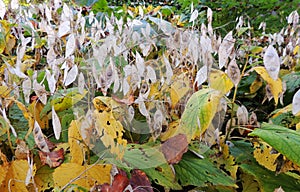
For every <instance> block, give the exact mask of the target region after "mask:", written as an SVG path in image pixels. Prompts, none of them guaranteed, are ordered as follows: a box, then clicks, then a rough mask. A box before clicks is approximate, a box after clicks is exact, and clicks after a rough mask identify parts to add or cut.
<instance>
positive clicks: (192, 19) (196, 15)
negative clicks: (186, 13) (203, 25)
mask: <svg viewBox="0 0 300 192" xmlns="http://www.w3.org/2000/svg"><path fill="white" fill-rule="evenodd" d="M198 15H199V12H198V10H197V9H196V10H194V11H193V13H192V15H191V18H190V20H189V22H194V21H195V20H196V19H197V17H198Z"/></svg>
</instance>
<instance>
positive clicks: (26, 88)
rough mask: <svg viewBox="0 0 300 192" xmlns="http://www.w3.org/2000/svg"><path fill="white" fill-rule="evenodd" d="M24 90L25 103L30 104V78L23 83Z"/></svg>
mask: <svg viewBox="0 0 300 192" xmlns="http://www.w3.org/2000/svg"><path fill="white" fill-rule="evenodd" d="M22 89H23V94H24V99H25V102H26V103H29V99H30V94H31V80H30V79H29V78H28V79H24V81H23V83H22Z"/></svg>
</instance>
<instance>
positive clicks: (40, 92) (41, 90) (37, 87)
mask: <svg viewBox="0 0 300 192" xmlns="http://www.w3.org/2000/svg"><path fill="white" fill-rule="evenodd" d="M33 89H34V91H35V93H36V95H37V96H38V97H39V100H40V101H41V102H42V103H43V104H44V105H46V103H47V91H46V89H45V87H44V86H42V85H41V84H39V83H38V82H37V80H34V81H33Z"/></svg>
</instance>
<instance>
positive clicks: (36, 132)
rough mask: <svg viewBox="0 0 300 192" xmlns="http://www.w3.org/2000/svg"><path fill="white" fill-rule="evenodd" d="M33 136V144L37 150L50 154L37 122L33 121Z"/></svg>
mask: <svg viewBox="0 0 300 192" xmlns="http://www.w3.org/2000/svg"><path fill="white" fill-rule="evenodd" d="M33 136H34V141H35V144H36V145H37V146H38V148H39V149H40V150H41V151H43V152H50V150H49V147H48V145H47V142H46V140H45V138H44V135H43V132H42V130H41V127H40V125H39V124H38V122H37V121H34V128H33Z"/></svg>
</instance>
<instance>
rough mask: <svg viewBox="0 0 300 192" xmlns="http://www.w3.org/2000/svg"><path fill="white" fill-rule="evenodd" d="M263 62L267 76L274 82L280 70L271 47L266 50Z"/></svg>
mask: <svg viewBox="0 0 300 192" xmlns="http://www.w3.org/2000/svg"><path fill="white" fill-rule="evenodd" d="M263 60H264V66H265V68H266V70H267V72H268V74H269V75H270V77H271V78H272V79H273V80H274V81H276V80H277V79H278V74H279V70H280V60H279V56H278V54H277V51H276V50H275V49H274V47H273V46H272V45H270V46H269V47H268V48H267V50H266V52H265V55H264V58H263Z"/></svg>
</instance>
